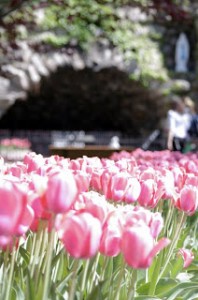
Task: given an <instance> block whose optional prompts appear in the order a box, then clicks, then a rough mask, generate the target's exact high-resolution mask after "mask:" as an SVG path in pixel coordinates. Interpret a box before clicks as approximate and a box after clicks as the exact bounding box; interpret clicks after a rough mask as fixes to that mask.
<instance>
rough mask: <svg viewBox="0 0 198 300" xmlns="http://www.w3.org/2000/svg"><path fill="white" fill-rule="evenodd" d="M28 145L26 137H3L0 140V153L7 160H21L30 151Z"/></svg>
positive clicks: (29, 145)
mask: <svg viewBox="0 0 198 300" xmlns="http://www.w3.org/2000/svg"><path fill="white" fill-rule="evenodd" d="M30 147H31V144H30V142H29V140H28V139H21V138H5V139H2V140H1V141H0V155H1V156H2V157H3V158H4V160H6V161H7V162H13V161H19V160H20V161H21V160H23V158H24V156H25V154H27V153H28V152H30Z"/></svg>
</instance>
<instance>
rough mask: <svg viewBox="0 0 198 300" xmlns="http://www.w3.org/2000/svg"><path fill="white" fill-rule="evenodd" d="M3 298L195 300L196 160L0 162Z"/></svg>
mask: <svg viewBox="0 0 198 300" xmlns="http://www.w3.org/2000/svg"><path fill="white" fill-rule="evenodd" d="M0 171H1V181H0V249H1V250H0V299H5V300H8V299H35V300H39V299H42V300H47V299H53V300H54V299H66V300H67V299H68V300H74V299H79V300H85V299H87V300H93V299H94V300H130V299H146V300H149V299H168V300H171V299H186V300H189V299H197V298H198V288H197V287H198V284H197V277H198V273H197V270H198V264H197V247H198V245H197V224H198V223H197V206H198V176H197V175H198V156H197V154H194V153H193V154H192V153H189V154H186V155H184V154H181V153H177V152H169V151H159V152H157V151H156V152H150V151H143V150H141V149H136V150H134V151H133V152H131V153H129V152H124V151H123V152H121V153H114V154H113V155H112V157H111V158H110V159H99V158H98V157H93V158H89V157H86V156H84V157H81V158H78V159H73V160H72V159H68V158H63V157H60V156H51V157H48V158H44V157H43V156H42V155H40V154H36V153H33V152H31V153H28V154H26V155H25V157H24V159H23V161H22V162H16V163H13V164H10V165H7V164H5V163H4V159H3V158H1V161H0Z"/></svg>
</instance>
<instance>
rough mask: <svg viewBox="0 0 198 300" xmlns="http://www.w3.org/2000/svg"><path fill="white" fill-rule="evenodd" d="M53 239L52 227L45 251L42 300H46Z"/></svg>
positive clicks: (53, 230) (53, 231)
mask: <svg viewBox="0 0 198 300" xmlns="http://www.w3.org/2000/svg"><path fill="white" fill-rule="evenodd" d="M54 238H55V228H54V226H52V230H51V232H50V233H49V247H48V249H47V257H46V269H45V276H44V287H43V297H42V300H46V299H48V292H49V283H50V280H51V274H50V273H51V264H52V256H53V249H54Z"/></svg>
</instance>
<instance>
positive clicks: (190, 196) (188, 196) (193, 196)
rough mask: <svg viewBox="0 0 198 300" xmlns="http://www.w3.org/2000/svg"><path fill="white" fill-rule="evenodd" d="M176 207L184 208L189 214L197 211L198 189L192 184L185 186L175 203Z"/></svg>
mask: <svg viewBox="0 0 198 300" xmlns="http://www.w3.org/2000/svg"><path fill="white" fill-rule="evenodd" d="M175 205H176V207H177V208H179V209H180V210H183V211H184V212H186V213H187V214H188V215H192V214H193V213H195V211H196V209H197V206H198V190H197V187H195V186H192V185H186V186H184V187H183V188H182V189H181V191H180V194H179V197H178V199H177V201H176V203H175Z"/></svg>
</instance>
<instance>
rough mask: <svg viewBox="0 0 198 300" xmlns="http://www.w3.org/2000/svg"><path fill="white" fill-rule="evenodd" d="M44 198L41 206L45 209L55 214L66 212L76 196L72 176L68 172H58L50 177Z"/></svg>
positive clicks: (75, 187)
mask: <svg viewBox="0 0 198 300" xmlns="http://www.w3.org/2000/svg"><path fill="white" fill-rule="evenodd" d="M44 196H45V197H44V198H43V199H44V203H43V204H44V207H45V208H46V209H48V210H49V211H51V212H53V213H55V214H57V213H65V212H67V211H68V210H69V209H70V207H71V206H72V204H73V203H74V201H75V198H76V196H77V186H76V182H75V179H74V176H73V174H72V173H71V172H69V171H59V172H55V173H53V174H52V175H50V176H49V179H48V184H47V190H46V193H45V195H44Z"/></svg>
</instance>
